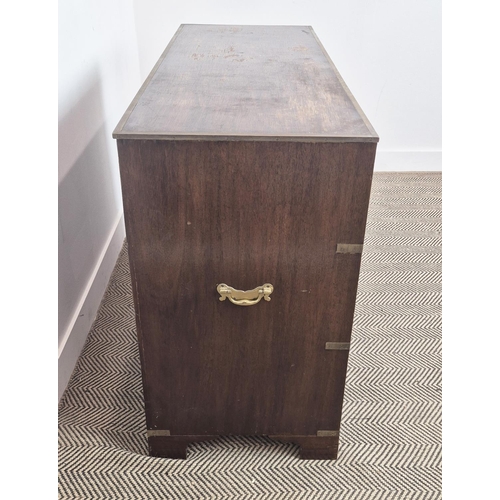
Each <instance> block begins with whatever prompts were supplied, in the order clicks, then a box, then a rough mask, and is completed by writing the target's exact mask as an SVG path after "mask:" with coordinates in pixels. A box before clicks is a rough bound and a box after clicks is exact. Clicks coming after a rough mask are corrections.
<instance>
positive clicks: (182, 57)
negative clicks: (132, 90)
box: [113, 25, 378, 142]
mask: <svg viewBox="0 0 500 500" xmlns="http://www.w3.org/2000/svg"><path fill="white" fill-rule="evenodd" d="M113 136H114V137H115V138H117V139H119V138H121V139H125V138H134V137H135V138H157V139H165V138H170V139H177V140H180V139H181V138H186V137H187V138H191V139H199V138H204V139H205V140H207V139H209V138H215V139H220V138H221V137H222V138H224V137H227V138H235V139H240V140H241V139H247V140H255V139H256V138H259V139H260V140H266V139H270V138H272V139H276V138H281V140H285V139H286V138H288V139H290V140H297V139H301V140H308V139H314V140H327V141H338V140H342V141H346V140H355V141H357V142H361V141H365V142H376V141H378V136H377V134H376V132H375V131H374V130H373V127H372V126H371V125H370V123H369V122H368V120H367V119H366V117H365V116H364V114H363V112H362V110H361V109H360V108H359V106H358V104H357V103H356V101H355V99H354V98H353V96H352V95H351V93H350V92H349V89H348V88H347V87H346V85H345V83H344V82H343V80H342V78H341V76H340V75H339V73H338V71H337V69H336V68H335V66H334V65H333V63H332V61H331V60H330V58H329V57H328V55H327V54H326V52H325V50H324V48H323V47H322V45H321V44H320V43H319V41H318V39H317V37H316V35H315V33H314V31H313V29H312V28H311V27H310V26H212V25H182V26H181V27H180V28H179V30H178V31H177V33H176V35H175V41H174V42H173V43H171V44H170V45H169V47H168V48H167V50H166V51H165V52H164V54H163V56H162V57H161V58H160V61H159V63H158V64H157V66H156V67H155V68H154V70H153V71H152V73H151V75H150V76H149V78H148V80H147V82H146V84H145V85H144V86H143V87H142V88H141V90H140V91H139V93H138V95H137V96H136V98H135V99H134V101H133V103H132V104H131V106H130V107H129V109H128V110H127V112H126V113H125V115H124V118H123V120H122V121H121V122H120V124H119V125H118V126H117V128H116V130H115V132H114V134H113Z"/></svg>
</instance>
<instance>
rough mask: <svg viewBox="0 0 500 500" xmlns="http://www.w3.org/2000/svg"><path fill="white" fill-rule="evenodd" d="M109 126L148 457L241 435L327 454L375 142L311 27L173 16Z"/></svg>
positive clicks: (180, 453)
mask: <svg viewBox="0 0 500 500" xmlns="http://www.w3.org/2000/svg"><path fill="white" fill-rule="evenodd" d="M233 28H234V29H233ZM303 28H304V29H303ZM273 44H274V45H273ZM195 45H196V46H197V47H199V50H198V51H197V52H191V48H192V47H194V46H195ZM189 47H191V48H189ZM228 47H233V49H234V51H231V50H229V52H228V54H229V56H228V57H222V56H221V54H222V55H224V54H226V52H227V50H226V49H227V48H228ZM188 48H189V50H188ZM299 49H300V50H299ZM233 52H237V53H238V54H239V56H238V57H240V59H241V61H236V60H234V57H233V56H234V54H233ZM192 54H197V57H193V56H192ZM217 54H218V55H219V56H221V57H211V58H208V56H210V55H212V56H214V55H217ZM258 54H264V55H265V56H266V57H267V58H269V57H271V55H272V54H274V59H273V61H269V65H268V66H267V69H268V72H267V74H261V75H255V74H254V73H255V58H257V59H258ZM202 55H203V57H202ZM226 55H227V54H226ZM186 58H187V59H186ZM205 58H208V59H210V60H209V61H208V62H207V60H205ZM260 62H261V63H263V61H260ZM264 62H265V61H264ZM285 63H286V64H285ZM283 64H285V66H286V68H287V69H286V71H285V73H284V74H283V75H281V79H280V77H279V68H280V67H282V66H283ZM232 65H233V66H232ZM235 65H236V66H235ZM238 65H239V66H238ZM263 67H266V65H265V64H264V65H263ZM236 68H238V69H236ZM207 74H209V75H210V77H209V78H207ZM233 76H234V78H233ZM285 77H286V78H285ZM245 78H249V80H248V82H247V84H248V92H247V93H243V91H242V88H243V87H242V86H241V85H242V83H241V82H243V81H244V80H245ZM307 78H309V79H310V81H308V85H309V87H308V88H310V89H312V90H313V91H311V94H310V95H307V96H306V94H304V93H303V92H302V91H303V90H304V89H303V88H302V87H301V86H300V85H299V83H300V82H303V81H304V79H306V80H307ZM228 79H229V81H230V83H231V84H230V85H229V84H228V83H227V80H228ZM287 79H288V80H287ZM284 80H287V82H286V83H283V82H284ZM217 82H226V83H223V84H221V89H222V90H221V89H219V88H217V85H216V84H217ZM238 82H240V83H238ZM181 83H183V84H184V85H185V93H184V94H183V95H184V97H185V99H184V98H181V96H180V94H179V93H178V89H179V87H178V86H179V85H180V84H181ZM197 85H198V86H197ZM227 85H229V87H227ZM197 89H198V90H197ZM224 89H225V90H224ZM273 89H274V90H276V89H282V90H283V89H284V90H283V91H284V96H285V97H286V99H284V100H283V99H281V98H278V99H276V100H274V101H273V102H274V107H273V106H270V104H269V103H270V101H269V99H271V101H272V96H273V95H274V94H273ZM294 92H295V94H294ZM291 95H295V99H294V100H293V103H295V104H293V105H292V104H291V102H292V101H291V100H290V99H291V97H290V96H291ZM266 96H267V97H266ZM281 97H283V96H281ZM214 99H215V101H214ZM238 103H239V104H238ZM244 103H246V105H243V104H244ZM287 103H288V104H287ZM273 117H274V118H275V120H274V121H272V118H273ZM294 120H295V121H294ZM151 132H154V133H151ZM114 137H117V138H118V152H119V159H120V173H121V180H122V191H123V202H124V212H125V223H126V230H127V239H128V243H129V258H130V266H131V275H132V286H133V292H134V303H135V308H136V319H137V329H138V338H139V344H140V354H141V364H142V375H143V386H144V395H145V406H146V422H147V428H148V430H149V438H148V439H149V447H150V453H151V455H154V456H166V457H171V458H185V454H186V447H187V445H188V444H189V443H190V442H194V441H199V440H204V439H213V438H214V437H216V436H219V435H230V434H239V435H268V436H271V437H273V438H275V439H280V440H288V441H292V442H295V443H297V444H298V445H299V446H300V447H301V456H302V457H303V458H336V456H337V449H338V440H339V437H338V431H339V429H340V421H341V410H342V399H343V392H344V385H345V375H346V369H347V361H348V354H349V350H348V347H349V344H348V343H349V342H350V337H351V329H352V321H353V315H354V307H355V299H356V290H357V283H358V275H359V267H360V261H361V254H360V253H359V251H360V249H361V245H362V243H363V238H364V232H365V224H366V216H367V210H368V201H369V196H370V187H371V179H372V171H373V163H374V157H375V150H376V141H377V140H378V137H377V136H376V134H375V132H374V131H373V128H372V127H371V125H370V124H369V122H368V121H367V120H366V117H364V115H363V114H362V111H361V110H360V109H359V106H358V105H357V103H356V102H355V101H354V99H353V98H352V96H351V95H350V93H349V91H348V89H347V87H345V84H344V83H343V81H342V79H341V77H340V75H338V73H337V72H336V70H335V68H334V66H333V64H331V61H330V60H329V58H328V56H327V55H326V53H325V52H324V49H323V48H322V47H321V46H320V44H319V43H318V41H317V39H316V38H315V35H314V33H313V31H312V29H310V28H308V27H278V28H277V27H269V26H268V27H227V26H226V27H213V26H211V27H206V26H204V27H199V26H198V27H192V26H191V27H189V28H186V27H181V29H180V30H179V31H178V33H177V35H176V39H175V41H173V42H172V43H171V45H170V48H169V49H168V50H167V51H166V52H165V53H164V54H163V56H162V58H161V59H160V61H159V63H158V64H157V66H156V67H155V70H154V71H153V72H152V74H151V75H150V77H149V78H148V80H147V81H146V83H145V84H144V86H143V88H142V89H141V91H140V92H139V94H138V96H137V97H136V99H135V100H134V102H133V103H132V105H131V106H130V107H129V109H128V110H127V112H126V113H125V115H124V118H123V119H122V121H121V122H120V124H119V126H118V127H117V130H116V131H115V134H114ZM221 283H225V284H227V285H230V286H232V287H234V288H236V289H240V290H250V289H253V288H255V287H258V286H260V285H263V284H264V283H272V285H273V287H274V290H273V292H272V295H271V301H270V302H266V301H264V300H262V301H261V302H260V303H258V304H256V305H253V306H249V307H240V306H237V305H234V304H232V303H231V302H230V301H229V300H225V301H222V302H221V301H220V300H219V297H220V296H219V294H218V292H217V285H218V284H221Z"/></svg>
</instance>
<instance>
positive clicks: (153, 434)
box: [147, 429, 170, 438]
mask: <svg viewBox="0 0 500 500" xmlns="http://www.w3.org/2000/svg"><path fill="white" fill-rule="evenodd" d="M147 436H148V438H149V437H157V436H170V431H165V430H161V429H148V430H147Z"/></svg>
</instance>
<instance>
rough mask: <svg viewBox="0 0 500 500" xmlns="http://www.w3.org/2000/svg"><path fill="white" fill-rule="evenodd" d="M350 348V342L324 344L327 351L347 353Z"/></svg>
mask: <svg viewBox="0 0 500 500" xmlns="http://www.w3.org/2000/svg"><path fill="white" fill-rule="evenodd" d="M350 347H351V343H350V342H327V343H326V344H325V349H326V350H327V351H348V350H349V349H350Z"/></svg>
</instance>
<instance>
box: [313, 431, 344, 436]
mask: <svg viewBox="0 0 500 500" xmlns="http://www.w3.org/2000/svg"><path fill="white" fill-rule="evenodd" d="M338 435H339V431H318V432H317V433H316V436H318V437H335V436H338Z"/></svg>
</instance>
